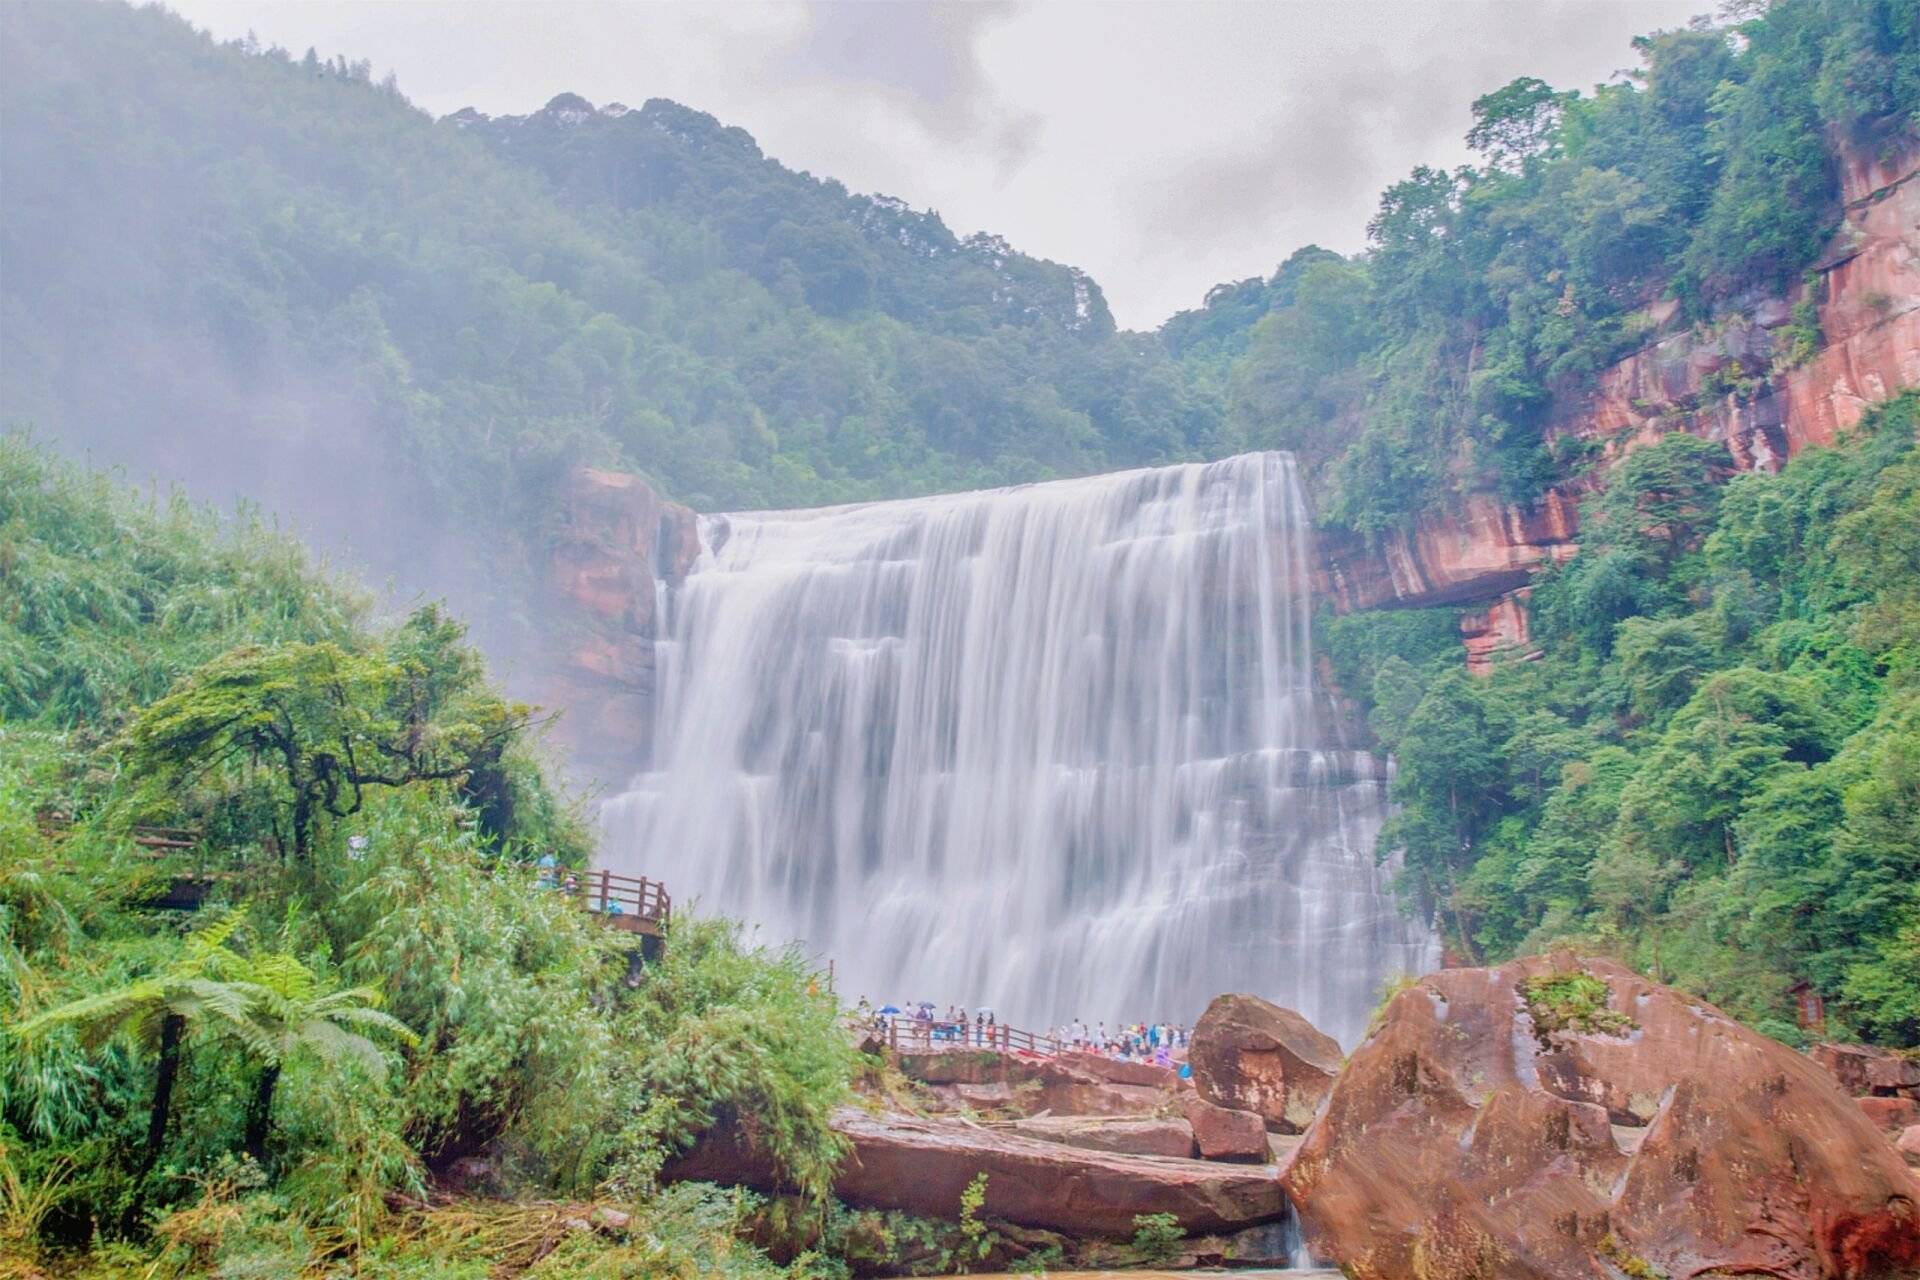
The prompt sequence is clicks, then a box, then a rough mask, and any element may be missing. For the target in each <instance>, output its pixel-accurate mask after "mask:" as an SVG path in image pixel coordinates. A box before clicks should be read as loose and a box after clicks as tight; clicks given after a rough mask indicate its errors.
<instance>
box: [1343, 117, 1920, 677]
mask: <svg viewBox="0 0 1920 1280" xmlns="http://www.w3.org/2000/svg"><path fill="white" fill-rule="evenodd" d="M1841 199H1842V201H1843V204H1844V208H1843V211H1842V217H1841V221H1840V225H1839V228H1838V230H1837V231H1836V232H1835V233H1834V236H1833V238H1832V240H1831V241H1830V242H1829V244H1828V247H1827V250H1826V252H1825V254H1823V255H1822V257H1821V258H1820V259H1819V261H1818V262H1817V263H1816V264H1815V265H1814V268H1813V270H1812V271H1811V272H1810V277H1811V282H1810V283H1809V284H1806V285H1803V286H1801V287H1799V288H1797V289H1796V290H1795V291H1794V292H1793V293H1791V294H1789V295H1788V296H1785V297H1776V298H1752V299H1749V300H1747V301H1746V302H1745V303H1743V304H1741V305H1739V306H1736V307H1734V308H1732V309H1731V310H1730V311H1729V313H1728V314H1727V315H1726V316H1724V317H1723V318H1722V319H1721V320H1720V321H1719V322H1718V323H1716V324H1714V325H1711V326H1688V327H1681V326H1680V324H1679V322H1678V319H1677V317H1676V308H1675V307H1674V305H1673V304H1672V303H1670V302H1667V303H1662V304H1659V305H1657V306H1655V307H1652V308H1649V309H1648V310H1647V312H1646V313H1645V314H1644V316H1643V317H1642V320H1643V323H1644V324H1645V325H1646V327H1647V329H1648V332H1649V335H1650V338H1649V341H1648V342H1647V344H1646V345H1645V346H1644V347H1642V348H1641V349H1640V350H1638V351H1636V352H1634V353H1633V354H1631V355H1629V356H1627V357H1626V358H1625V359H1623V360H1621V361H1619V362H1618V363H1616V364H1614V365H1613V366H1611V367H1610V368H1608V369H1607V370H1605V371H1604V372H1603V373H1602V374H1601V375H1600V376H1599V378H1598V379H1596V380H1594V381H1592V382H1590V383H1582V384H1580V385H1579V386H1578V387H1569V388H1568V389H1566V390H1564V391H1562V392H1561V393H1560V394H1559V395H1558V396H1557V397H1556V399H1555V401H1554V403H1553V405H1552V407H1551V410H1550V425H1549V428H1548V434H1549V436H1550V437H1564V438H1568V439H1571V440H1576V441H1579V442H1580V443H1581V445H1582V446H1583V448H1582V450H1581V451H1582V452H1583V453H1589V454H1591V455H1592V456H1594V457H1596V458H1597V460H1598V461H1599V462H1600V463H1601V465H1600V466H1598V467H1596V468H1594V469H1593V470H1592V472H1590V473H1589V475H1588V476H1587V477H1585V478H1582V479H1576V480H1573V481H1570V482H1569V483H1568V484H1567V485H1566V486H1565V487H1563V488H1560V489H1556V490H1552V491H1550V492H1548V493H1547V494H1546V495H1545V496H1544V497H1543V498H1542V499H1541V500H1540V501H1539V502H1538V503H1536V504H1532V505H1515V504H1511V503H1506V502H1503V501H1501V500H1500V499H1499V498H1498V497H1496V496H1495V495H1493V494H1490V493H1474V494H1470V495H1468V496H1467V497H1466V498H1465V499H1463V500H1462V502H1461V503H1460V504H1459V505H1458V508H1457V509H1456V510H1454V511H1452V512H1449V513H1442V514H1435V515H1432V516H1427V517H1423V518H1422V519H1421V520H1420V521H1419V522H1418V523H1417V524H1416V525H1415V526H1414V527H1413V528H1412V529H1411V530H1409V531H1406V532H1403V533H1398V534H1394V535H1392V536H1389V537H1387V538H1385V539H1384V540H1383V541H1382V542H1380V543H1379V544H1378V545H1368V544H1367V543H1365V542H1363V541H1361V540H1359V539H1356V538H1350V537H1323V538H1322V539H1321V542H1320V546H1319V563H1318V568H1317V571H1316V575H1315V578H1316V580H1315V590H1316V593H1317V594H1318V595H1320V596H1321V597H1322V598H1324V599H1327V600H1329V601H1331V602H1332V604H1333V605H1334V607H1335V608H1336V609H1338V610H1339V611H1341V612H1350V611H1353V610H1359V609H1375V608H1391V607H1418V608H1426V607H1433V606H1441V605H1455V604H1482V603H1491V602H1495V601H1501V603H1500V604H1496V605H1495V606H1494V609H1495V610H1500V609H1502V608H1509V609H1510V608H1511V607H1512V606H1509V605H1507V604H1506V600H1511V599H1512V597H1511V596H1510V595H1509V593H1512V592H1513V591H1515V589H1516V588H1519V587H1522V586H1524V585H1526V583H1527V582H1528V581H1529V580H1530V578H1531V577H1532V575H1533V574H1534V573H1535V572H1536V571H1538V570H1539V569H1541V568H1542V567H1544V566H1547V565H1550V564H1553V563H1555V562H1557V561H1560V560H1564V559H1566V558H1567V557H1569V556H1571V555H1572V554H1573V553H1574V551H1575V550H1576V548H1577V539H1578V532H1579V518H1578V510H1577V504H1578V500H1579V498H1580V496H1581V494H1582V492H1584V490H1585V489H1587V488H1590V487H1593V486H1596V485H1599V484H1604V482H1605V472H1606V468H1607V465H1608V464H1611V463H1613V462H1617V461H1618V460H1619V459H1620V458H1621V457H1623V456H1625V454H1626V453H1627V452H1628V451H1630V450H1631V449H1633V448H1635V447H1637V446H1639V445H1642V444H1646V443H1650V442H1652V441H1654V440H1657V439H1659V438H1660V437H1661V436H1663V435H1666V434H1668V433H1669V432H1672V431H1675V430H1684V431H1689V432H1692V433H1693V434H1695V435H1698V436H1701V437H1702V438H1705V439H1710V440H1720V441H1724V442H1725V443H1726V445H1727V448H1728V451H1729V452H1730V453H1731V455H1732V457H1733V459H1734V461H1735V464H1736V465H1737V466H1739V467H1741V468H1744V469H1748V470H1767V471H1771V470H1777V469H1779V467H1780V466H1781V465H1782V464H1784V463H1785V462H1786V460H1787V459H1788V458H1789V457H1791V456H1792V455H1793V454H1795V453H1798V452H1799V451H1800V450H1802V449H1805V448H1809V447H1814V446H1820V445H1828V444H1831V443H1833V442H1834V440H1835V439H1837V438H1838V437H1839V435H1840V434H1841V433H1842V432H1844V431H1846V430H1847V429H1849V428H1850V427H1852V426H1853V425H1854V424H1855V423H1856V422H1858V421H1859V420H1860V417H1861V415H1862V414H1863V413H1864V412H1865V411H1866V410H1867V409H1868V408H1870V407H1871V406H1872V405H1874V404H1877V403H1879V402H1880V401H1882V400H1885V399H1887V398H1888V397H1890V396H1892V395H1894V394H1895V393H1897V392H1899V391H1901V390H1903V389H1905V388H1908V387H1913V386H1920V152H1916V151H1915V150H1914V149H1913V148H1912V147H1911V146H1910V145H1907V146H1896V147H1892V148H1885V147H1876V146H1865V147H1862V146H1853V147H1849V148H1847V149H1845V150H1843V152H1842V155H1841ZM1802 303H1810V304H1811V305H1812V307H1813V311H1814V315H1815V318H1816V319H1817V321H1818V326H1819V334H1818V343H1817V347H1816V349H1815V350H1813V351H1812V352H1811V353H1810V354H1809V353H1807V352H1806V351H1804V349H1802V348H1801V344H1802V343H1804V341H1805V339H1806V338H1807V337H1808V336H1809V335H1807V334H1805V333H1804V332H1802V331H1801V326H1800V321H1801V319H1802V318H1804V312H1805V308H1804V307H1802V308H1801V313H1800V315H1796V306H1798V305H1800V304H1802ZM1502 597H1506V600H1502ZM1463 630H1465V631H1466V632H1467V635H1466V639H1467V641H1468V646H1469V663H1470V665H1472V666H1473V667H1474V669H1475V670H1480V671H1484V670H1487V669H1490V666H1491V663H1492V661H1493V656H1492V652H1491V651H1492V650H1498V651H1500V652H1501V653H1502V654H1517V655H1521V656H1524V655H1525V654H1526V653H1527V652H1528V651H1529V650H1528V649H1527V647H1526V643H1525V634H1524V624H1523V623H1522V624H1520V626H1519V627H1517V628H1516V627H1515V625H1514V623H1513V621H1512V618H1511V617H1498V616H1492V615H1491V614H1490V615H1489V616H1486V617H1484V618H1483V619H1481V620H1478V621H1476V620H1475V619H1473V618H1472V617H1471V616H1470V617H1469V620H1468V623H1467V625H1465V626H1463ZM1489 637H1490V638H1491V643H1490V644H1489V645H1487V646H1485V647H1483V648H1481V649H1480V650H1479V651H1478V652H1476V649H1475V641H1477V640H1482V639H1486V638H1489Z"/></svg>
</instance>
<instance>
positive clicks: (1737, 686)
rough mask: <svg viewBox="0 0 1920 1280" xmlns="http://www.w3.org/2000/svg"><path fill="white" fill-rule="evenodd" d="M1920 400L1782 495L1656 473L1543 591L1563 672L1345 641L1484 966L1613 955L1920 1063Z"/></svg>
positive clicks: (1783, 1026)
mask: <svg viewBox="0 0 1920 1280" xmlns="http://www.w3.org/2000/svg"><path fill="white" fill-rule="evenodd" d="M1917 432H1920V394H1915V393H1912V392H1909V393H1907V394H1905V395H1902V396H1900V397H1899V398H1897V399H1895V400H1893V401H1891V402H1889V403H1888V404H1886V405H1885V406H1883V407H1881V408H1880V409H1879V410H1876V411H1875V412H1873V413H1872V414H1870V415H1869V416H1868V417H1867V419H1866V420H1865V422H1863V423H1862V424H1861V426H1860V428H1859V429H1858V430H1857V431H1856V432H1855V433H1854V434H1853V435H1852V436H1850V437H1849V438H1847V439H1846V440H1845V441H1844V442H1843V443H1842V444H1841V445H1839V446H1838V447H1836V448H1833V449H1823V450H1814V451H1809V452H1807V453H1805V454H1802V455H1801V456H1800V457H1799V458H1797V459H1795V460H1794V461H1793V462H1792V463H1791V464H1790V465H1788V466H1787V467H1786V468H1785V469H1784V470H1783V471H1781V472H1780V473H1779V474H1778V475H1766V474H1742V475H1732V476H1729V474H1728V473H1729V471H1730V463H1729V460H1728V459H1727V458H1726V456H1725V453H1724V450H1723V449H1722V448H1721V447H1720V446H1718V445H1714V444H1709V443H1706V442H1703V441H1700V440H1697V439H1695V438H1694V437H1692V436H1687V435H1675V436H1670V437H1668V438H1667V439H1665V440H1664V441H1662V442H1661V443H1660V444H1658V445H1656V446H1653V447H1650V448H1645V449H1641V450H1638V451H1636V452H1634V453H1633V454H1631V455H1629V457H1628V459H1627V461H1626V463H1625V464H1624V465H1623V466H1621V467H1619V468H1618V469H1617V470H1616V471H1615V472H1614V473H1613V475H1612V477H1611V479H1610V483H1609V486H1608V488H1607V489H1606V490H1605V491H1604V492H1603V493H1601V494H1600V495H1598V496H1597V497H1595V498H1592V499H1590V500H1589V501H1588V503H1587V504H1586V505H1585V507H1584V508H1583V511H1582V530H1583V532H1582V541H1581V548H1580V551H1579V554H1578V555H1576V556H1575V557H1574V558H1573V559H1572V560H1570V561H1568V562H1567V563H1566V564H1564V565H1562V566H1560V567H1559V568H1557V569H1555V570H1554V571H1552V572H1551V573H1549V574H1547V575H1546V576H1545V577H1544V578H1543V579H1542V580H1540V581H1539V583H1538V585H1537V586H1536V588H1535V590H1534V592H1533V597H1532V601H1531V604H1532V611H1533V617H1534V623H1535V638H1536V640H1537V641H1538V643H1539V644H1540V646H1541V649H1542V655H1541V657H1540V659H1539V660H1538V661H1536V662H1527V663H1506V664H1502V665H1499V666H1497V667H1496V668H1495V670H1494V672H1493V674H1492V676H1491V678H1489V679H1485V680H1479V679H1475V678H1473V677H1472V676H1469V675H1468V674H1467V673H1466V672H1464V671H1462V670H1461V669H1460V666H1459V656H1458V649H1457V646H1448V647H1446V648H1445V649H1441V648H1438V647H1434V646H1429V647H1426V648H1424V649H1423V648H1422V647H1421V646H1420V645H1419V644H1418V643H1412V644H1409V643H1407V642H1406V638H1407V637H1414V638H1416V639H1417V638H1418V637H1420V636H1421V635H1423V634H1426V635H1431V634H1433V630H1432V629H1433V628H1434V626H1435V625H1436V624H1438V625H1442V626H1444V625H1446V624H1450V623H1451V622H1452V620H1453V618H1454V614H1453V613H1452V611H1444V612H1442V611H1434V613H1433V614H1429V615H1421V614H1391V613H1375V614H1358V615H1354V616H1351V617H1348V618H1343V619H1341V620H1339V622H1338V624H1336V625H1335V626H1333V627H1330V628H1329V629H1328V630H1327V632H1326V635H1327V637H1328V641H1329V643H1330V644H1331V645H1332V646H1333V648H1334V663H1335V667H1336V670H1338V671H1344V672H1348V673H1354V674H1355V675H1357V674H1358V673H1361V672H1369V673H1371V680H1370V682H1369V681H1364V680H1363V681H1361V682H1360V683H1359V684H1358V686H1357V688H1356V686H1355V685H1354V684H1352V683H1350V684H1349V688H1350V689H1354V690H1355V691H1356V692H1357V693H1359V694H1360V695H1361V696H1362V698H1363V701H1364V702H1365V705H1366V706H1367V708H1368V714H1369V717H1370V721H1371V724H1372V726H1373V728H1374V731H1375V733H1376V735H1377V736H1378V738H1379V739H1380V741H1381V742H1382V743H1383V744H1384V745H1385V746H1387V747H1388V748H1390V749H1391V750H1392V751H1393V752H1394V755H1395V758H1396V760H1397V762H1398V771H1397V773H1396V775H1395V778H1394V781H1393V784H1392V787H1393V796H1394V798H1395V800H1396V801H1398V803H1399V804H1400V806H1401V809H1400V812H1399V813H1398V815H1397V816H1396V817H1395V818H1394V819H1393V820H1392V821H1391V822H1390V824H1389V825H1388V827H1387V829H1386V830H1385V831H1383V832H1382V835H1381V849H1382V851H1383V852H1385V851H1388V850H1394V851H1400V852H1402V854H1403V856H1404V859H1405V871H1404V878H1405V883H1406V885H1407V887H1408V888H1409V889H1410V890H1411V891H1412V893H1413V894H1414V896H1415V897H1416V898H1417V899H1418V900H1419V901H1420V902H1422V903H1424V904H1427V905H1429V906H1436V907H1437V908H1438V910H1439V918H1440V920H1441V922H1442V924H1443V925H1444V926H1445V927H1446V930H1447V932H1448V933H1449V935H1450V936H1451V940H1452V942H1453V943H1454V945H1455V946H1456V947H1458V948H1459V949H1461V950H1462V951H1464V952H1467V953H1470V954H1473V955H1475V956H1484V957H1487V958H1493V959H1498V958H1504V957H1507V956H1510V955H1513V954H1515V953H1517V952H1525V951H1535V950H1540V949H1543V948H1545V947H1547V946H1548V945H1550V944H1552V943H1555V942H1572V943H1575V944H1577V945H1579V946H1581V947H1584V948H1587V949H1590V950H1597V951H1602V952H1612V953H1616V954H1619V955H1621V956H1623V957H1624V958H1627V959H1629V960H1631V961H1632V962H1633V963H1634V964H1635V965H1636V966H1637V967H1640V968H1642V969H1643V970H1645V971H1646V972H1649V973H1651V974H1653V975H1654V976H1655V977H1657V978H1660V979H1662V980H1665V981H1670V982H1674V983H1676V984H1678V985H1680V986H1683V987H1686V988H1688V989H1690V990H1693V991H1696V992H1698V993H1700V994H1703V995H1705V996H1707V997H1708V998H1710V999H1712V1000H1713V1001H1714V1002H1715V1003H1717V1004H1720V1005H1721V1006H1722V1007H1724V1008H1726V1009H1728V1010H1729V1011H1730V1012H1733V1013H1735V1014H1737V1015H1739V1016H1741V1017H1743V1018H1745V1019H1747V1020H1749V1021H1751V1022H1754V1023H1756V1024H1757V1025H1759V1026H1761V1027H1763V1028H1765V1029H1766V1030H1768V1031H1770V1032H1772V1033H1774V1034H1776V1035H1779V1036H1781V1037H1782V1038H1785V1039H1789V1040H1797V1039H1798V1038H1799V1035H1800V1032H1799V1031H1798V1030H1797V1029H1796V1026H1795V1022H1796V1018H1795V1014H1796V1000H1797V993H1798V992H1799V991H1800V990H1801V989H1802V984H1804V990H1806V991H1808V992H1811V993H1812V994H1816V995H1818V996H1820V997H1822V998H1823V999H1824V1001H1825V1007H1826V1012H1827V1016H1828V1019H1829V1022H1830V1029H1831V1030H1832V1031H1834V1032H1837V1033H1846V1032H1852V1033H1855V1034H1858V1035H1861V1036H1865V1037H1868V1038H1871V1039H1874V1040H1877V1041H1879V1042H1881V1043H1885V1044H1890V1045H1908V1046H1910V1045H1915V1044H1920V446H1917V445H1916V433H1917Z"/></svg>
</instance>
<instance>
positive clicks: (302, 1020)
mask: <svg viewBox="0 0 1920 1280" xmlns="http://www.w3.org/2000/svg"><path fill="white" fill-rule="evenodd" d="M237 971H238V973H239V975H240V978H241V979H242V980H241V982H240V983H239V984H238V985H239V986H241V987H242V988H243V989H244V990H245V991H246V993H247V995H248V997H249V1003H248V1008H247V1018H246V1022H245V1024H244V1026H243V1027H242V1028H241V1030H242V1031H243V1033H244V1038H245V1040H246V1043H247V1046H248V1048H249V1050H250V1051H251V1052H252V1053H253V1055H254V1056H256V1057H258V1058H259V1059H260V1061H261V1067H260V1074H259V1076H258V1077H256V1079H255V1082H254V1093H253V1100H252V1104H251V1105H250V1106H249V1107H248V1110H247V1132H246V1148H247V1151H248V1153H249V1154H250V1155H252V1156H253V1158H254V1159H256V1160H259V1161H262V1162H264V1161H265V1159H266V1151H267V1135H268V1133H269V1132H270V1131H271V1129H272V1126H273V1095H274V1090H275V1089H276V1088H277V1087H278V1085H279V1083H280V1072H281V1068H282V1067H284V1066H285V1065H286V1063H287V1060H288V1059H290V1058H292V1057H294V1056H295V1055H297V1054H303V1053H305V1054H311V1055H313V1056H314V1057H316V1058H318V1059H320V1061H322V1062H323V1063H325V1064H327V1065H329V1066H333V1065H336V1064H338V1063H341V1062H344V1061H348V1060H352V1061H354V1062H357V1063H359V1064H360V1066H361V1067H362V1068H363V1069H364V1070H365V1071H366V1072H367V1073H368V1074H369V1075H371V1076H372V1077H373V1078H374V1079H375V1080H379V1079H382V1078H384V1077H385V1075H386V1069H387V1062H386V1054H385V1052H384V1051H383V1050H382V1049H381V1048H380V1046H379V1045H378V1044H377V1043H375V1042H374V1041H373V1040H372V1039H370V1038H369V1037H368V1036H366V1035H365V1034H363V1032H365V1031H379V1032H384V1033H385V1034H387V1035H390V1036H392V1037H394V1038H395V1039H397V1040H401V1041H404V1042H405V1043H407V1044H414V1043H417V1040H418V1037H416V1036H415V1035H414V1034H413V1032H412V1030H411V1029H409V1028H408V1027H407V1025H406V1024H405V1023H403V1022H401V1021H400V1020H399V1019H398V1018H395V1017H393V1016H392V1015H391V1014H388V1013H383V1012H382V1011H381V1010H380V1007H379V1006H380V1004H381V998H380V992H379V991H378V990H377V989H376V988H374V987H366V986H360V987H340V988H336V987H331V986H329V985H328V984H327V982H325V981H324V980H323V979H322V978H321V977H320V975H318V974H316V973H315V972H314V971H313V970H312V969H310V968H308V967H307V966H306V965H305V964H304V963H302V962H301V960H300V958H299V957H298V956H295V955H293V954H292V953H290V952H285V951H272V952H267V953H265V954H262V955H256V956H249V957H246V958H245V959H243V960H241V961H240V963H239V965H238V968H237Z"/></svg>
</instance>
